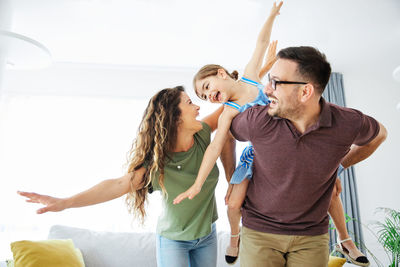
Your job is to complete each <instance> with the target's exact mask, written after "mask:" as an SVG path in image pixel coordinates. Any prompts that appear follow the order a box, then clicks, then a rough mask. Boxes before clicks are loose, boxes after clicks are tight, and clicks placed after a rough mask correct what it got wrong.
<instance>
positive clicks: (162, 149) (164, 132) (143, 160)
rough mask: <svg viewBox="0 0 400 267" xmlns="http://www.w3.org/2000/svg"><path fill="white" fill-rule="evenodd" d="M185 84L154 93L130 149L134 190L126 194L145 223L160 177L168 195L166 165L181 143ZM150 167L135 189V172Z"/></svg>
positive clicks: (129, 207) (133, 209)
mask: <svg viewBox="0 0 400 267" xmlns="http://www.w3.org/2000/svg"><path fill="white" fill-rule="evenodd" d="M184 90H185V89H184V88H183V87H182V86H177V87H174V88H167V89H163V90H161V91H159V92H158V93H157V94H156V95H155V96H153V97H152V98H151V99H150V101H149V104H148V105H147V108H146V110H145V112H144V114H143V118H142V121H141V123H140V125H139V129H138V134H137V137H136V139H135V140H134V141H133V144H132V148H131V150H130V151H129V152H128V173H132V174H133V175H132V178H131V181H130V185H131V190H130V192H129V193H128V194H127V196H126V200H125V201H126V204H127V206H128V210H129V212H130V213H132V214H133V215H134V216H135V217H137V218H139V219H140V221H141V222H142V223H143V222H144V219H145V217H146V210H145V203H146V202H147V196H148V193H149V190H150V193H151V192H152V186H151V181H152V179H157V178H158V183H159V185H160V187H161V189H162V191H163V193H164V194H166V190H165V186H164V167H165V163H166V160H167V158H168V157H169V153H170V152H171V151H172V150H173V149H174V147H175V145H176V142H177V139H176V138H177V131H178V125H179V123H180V116H181V110H180V108H179V103H180V100H181V94H182V92H184ZM141 167H146V172H145V174H144V175H143V178H142V180H141V182H140V184H139V186H137V187H136V188H137V189H134V188H135V186H134V181H133V178H134V172H135V171H136V170H138V169H140V168H141Z"/></svg>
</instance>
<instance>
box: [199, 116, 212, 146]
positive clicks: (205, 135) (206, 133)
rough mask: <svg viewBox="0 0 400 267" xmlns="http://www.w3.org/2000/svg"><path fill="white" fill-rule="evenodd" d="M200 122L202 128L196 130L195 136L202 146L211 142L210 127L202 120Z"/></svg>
mask: <svg viewBox="0 0 400 267" xmlns="http://www.w3.org/2000/svg"><path fill="white" fill-rule="evenodd" d="M201 124H202V125H203V129H201V130H200V131H199V132H197V133H196V134H195V136H197V140H199V142H200V143H201V144H202V145H203V146H204V147H207V146H208V145H209V144H210V142H211V127H210V126H209V125H208V124H207V123H205V122H204V121H202V122H201Z"/></svg>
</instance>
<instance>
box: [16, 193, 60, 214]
mask: <svg viewBox="0 0 400 267" xmlns="http://www.w3.org/2000/svg"><path fill="white" fill-rule="evenodd" d="M17 193H18V194H19V195H21V196H23V197H26V198H28V199H26V202H30V203H40V204H43V205H46V207H43V208H41V209H38V210H37V211H36V213H37V214H42V213H45V212H48V211H62V210H64V209H65V208H66V207H65V199H62V198H55V197H51V196H46V195H40V194H37V193H29V192H21V191H18V192H17Z"/></svg>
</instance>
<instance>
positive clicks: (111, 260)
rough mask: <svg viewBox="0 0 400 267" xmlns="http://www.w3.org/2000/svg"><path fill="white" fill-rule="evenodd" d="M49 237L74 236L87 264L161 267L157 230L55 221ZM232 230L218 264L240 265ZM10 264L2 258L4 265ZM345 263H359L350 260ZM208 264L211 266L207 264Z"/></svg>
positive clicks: (222, 236) (223, 239)
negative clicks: (228, 254)
mask: <svg viewBox="0 0 400 267" xmlns="http://www.w3.org/2000/svg"><path fill="white" fill-rule="evenodd" d="M48 239H72V240H73V242H74V244H75V247H77V248H79V249H80V250H81V252H82V255H83V259H84V262H85V266H86V267H114V266H115V267H117V266H118V267H133V266H140V267H157V262H156V237H155V234H154V233H115V232H96V231H91V230H87V229H81V228H75V227H69V226H62V225H54V226H52V227H51V228H50V231H49V235H48ZM228 242H229V233H227V232H219V233H218V258H217V266H218V267H228V266H233V267H239V266H240V263H239V260H238V261H237V262H236V264H234V265H228V264H227V263H226V262H225V257H224V254H225V249H226V246H227V244H228ZM3 266H6V265H5V263H4V262H0V267H3ZM344 266H348V267H351V266H355V265H351V264H349V263H346V264H345V265H344ZM205 267H207V266H205Z"/></svg>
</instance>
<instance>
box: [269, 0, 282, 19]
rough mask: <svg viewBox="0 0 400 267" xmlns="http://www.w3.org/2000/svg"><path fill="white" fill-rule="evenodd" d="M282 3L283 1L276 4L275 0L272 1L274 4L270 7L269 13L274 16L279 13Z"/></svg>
mask: <svg viewBox="0 0 400 267" xmlns="http://www.w3.org/2000/svg"><path fill="white" fill-rule="evenodd" d="M282 5H283V1H280V2H279V4H278V5H277V4H276V2H274V5H273V6H272V8H271V13H270V15H271V16H274V17H275V16H278V15H279V14H280V13H279V11H280V9H281V6H282Z"/></svg>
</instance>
